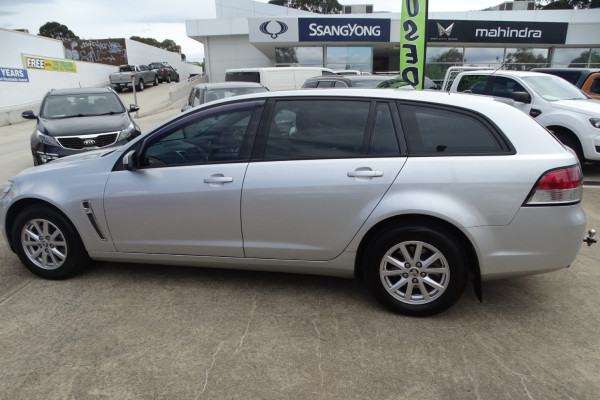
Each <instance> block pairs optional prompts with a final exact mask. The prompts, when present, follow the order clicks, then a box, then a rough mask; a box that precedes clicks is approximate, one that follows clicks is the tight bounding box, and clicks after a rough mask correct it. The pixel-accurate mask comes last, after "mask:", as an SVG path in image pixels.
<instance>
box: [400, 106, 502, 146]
mask: <svg viewBox="0 0 600 400" xmlns="http://www.w3.org/2000/svg"><path fill="white" fill-rule="evenodd" d="M400 113H401V118H402V125H403V130H404V132H405V134H406V140H407V143H408V151H409V153H411V154H430V155H434V154H435V155H453V154H482V153H483V154H485V153H498V152H502V151H503V147H502V145H501V143H500V142H499V141H498V139H497V137H496V136H495V135H494V133H493V132H492V131H491V130H490V128H489V127H488V126H487V125H486V124H485V123H484V122H483V121H481V120H480V119H479V118H476V117H475V116H471V115H468V114H465V113H462V112H460V111H451V110H446V109H438V108H429V107H417V106H408V105H401V106H400Z"/></svg>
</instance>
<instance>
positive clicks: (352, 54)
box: [326, 47, 373, 73]
mask: <svg viewBox="0 0 600 400" xmlns="http://www.w3.org/2000/svg"><path fill="white" fill-rule="evenodd" d="M326 51H327V64H326V66H327V68H331V69H356V70H359V71H362V72H369V73H371V72H373V48H372V47H327V49H326Z"/></svg>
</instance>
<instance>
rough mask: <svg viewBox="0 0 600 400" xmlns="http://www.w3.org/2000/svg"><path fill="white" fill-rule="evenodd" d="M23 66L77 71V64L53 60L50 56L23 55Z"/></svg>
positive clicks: (46, 69) (57, 70) (58, 70)
mask: <svg viewBox="0 0 600 400" xmlns="http://www.w3.org/2000/svg"><path fill="white" fill-rule="evenodd" d="M24 64H25V68H27V69H34V70H44V71H56V72H77V64H75V63H74V62H72V61H63V60H53V59H50V58H40V57H27V56H25V57H24Z"/></svg>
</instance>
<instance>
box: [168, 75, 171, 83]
mask: <svg viewBox="0 0 600 400" xmlns="http://www.w3.org/2000/svg"><path fill="white" fill-rule="evenodd" d="M167 83H171V75H167Z"/></svg>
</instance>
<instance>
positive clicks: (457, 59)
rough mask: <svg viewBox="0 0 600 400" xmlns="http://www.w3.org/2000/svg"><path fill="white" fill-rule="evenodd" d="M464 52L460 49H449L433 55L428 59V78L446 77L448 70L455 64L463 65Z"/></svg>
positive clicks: (426, 69) (426, 71)
mask: <svg viewBox="0 0 600 400" xmlns="http://www.w3.org/2000/svg"><path fill="white" fill-rule="evenodd" d="M462 63H463V53H462V51H461V50H459V49H448V50H447V51H445V52H443V53H442V54H440V55H439V56H437V57H431V58H429V59H428V60H427V65H426V67H425V73H426V74H427V77H428V78H431V79H434V80H441V79H444V76H445V75H446V70H447V69H448V68H449V67H452V66H455V65H462Z"/></svg>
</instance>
